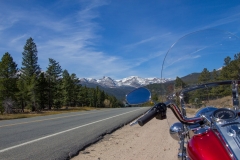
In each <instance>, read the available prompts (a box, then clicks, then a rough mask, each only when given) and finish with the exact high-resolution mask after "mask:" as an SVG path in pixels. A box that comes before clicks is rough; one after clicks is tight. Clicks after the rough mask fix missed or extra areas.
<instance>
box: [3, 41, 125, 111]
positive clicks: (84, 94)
mask: <svg viewBox="0 0 240 160" xmlns="http://www.w3.org/2000/svg"><path fill="white" fill-rule="evenodd" d="M37 54H38V51H37V46H36V44H35V43H34V40H33V38H31V37H30V38H29V39H27V41H26V44H25V46H24V48H23V52H22V66H21V68H18V65H17V64H16V62H14V59H13V57H12V56H11V54H10V53H8V52H6V53H5V54H4V55H3V56H2V58H1V61H0V113H2V114H3V113H4V112H5V113H13V112H25V110H29V111H42V110H51V109H60V108H62V107H64V108H66V109H68V107H76V106H78V107H83V106H89V107H99V108H100V107H101V108H103V107H108V108H114V107H121V106H122V105H123V104H122V103H121V102H120V101H118V100H117V99H116V97H114V96H112V95H108V94H107V93H105V92H104V91H103V90H100V89H99V88H98V87H96V88H88V87H86V86H82V85H80V81H79V79H78V78H77V76H76V74H75V73H69V72H68V71H67V70H66V69H65V70H63V69H62V68H61V66H60V64H59V62H57V61H56V60H54V59H52V58H49V64H48V67H47V68H46V71H45V72H42V70H41V68H40V66H39V64H38V56H37Z"/></svg>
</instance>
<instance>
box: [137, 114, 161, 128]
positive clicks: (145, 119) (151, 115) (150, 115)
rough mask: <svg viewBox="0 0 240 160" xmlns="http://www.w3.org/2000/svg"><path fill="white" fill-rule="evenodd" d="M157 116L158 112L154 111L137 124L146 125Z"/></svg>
mask: <svg viewBox="0 0 240 160" xmlns="http://www.w3.org/2000/svg"><path fill="white" fill-rule="evenodd" d="M156 115H157V111H156V110H152V111H150V112H148V113H147V114H146V115H144V116H143V117H141V118H140V119H139V120H138V121H137V122H138V124H139V125H140V126H143V125H145V124H146V123H147V122H148V121H150V120H151V119H153V118H154V117H155V116H156Z"/></svg>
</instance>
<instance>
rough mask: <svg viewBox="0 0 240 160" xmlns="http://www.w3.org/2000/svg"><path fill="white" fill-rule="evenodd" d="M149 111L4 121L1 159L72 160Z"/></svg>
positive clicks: (120, 110)
mask: <svg viewBox="0 0 240 160" xmlns="http://www.w3.org/2000/svg"><path fill="white" fill-rule="evenodd" d="M148 109H149V108H148V107H132V108H116V109H102V110H94V111H86V112H73V113H66V114H60V115H51V116H42V117H34V118H25V119H17V120H6V121H0V157H1V159H4V160H5V159H6V160H7V159H18V160H20V159H39V160H42V159H69V158H71V157H73V156H74V155H76V154H77V153H78V152H79V150H81V149H83V148H85V147H87V146H88V145H89V144H91V143H94V142H95V141H97V140H98V139H100V138H101V137H102V136H103V135H105V134H107V133H110V132H112V131H114V130H115V129H117V128H119V127H121V126H123V125H124V124H126V123H128V122H130V121H131V120H133V119H135V118H136V117H138V116H139V115H141V114H142V113H144V112H145V111H147V110H148Z"/></svg>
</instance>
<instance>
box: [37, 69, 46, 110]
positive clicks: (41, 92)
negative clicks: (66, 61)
mask: <svg viewBox="0 0 240 160" xmlns="http://www.w3.org/2000/svg"><path fill="white" fill-rule="evenodd" d="M37 92H38V100H39V105H40V109H41V110H43V109H44V108H45V105H46V103H47V100H48V82H47V79H46V77H45V74H44V73H41V74H40V76H39V79H38V82H37Z"/></svg>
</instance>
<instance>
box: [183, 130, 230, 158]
mask: <svg viewBox="0 0 240 160" xmlns="http://www.w3.org/2000/svg"><path fill="white" fill-rule="evenodd" d="M187 154H188V156H189V158H190V159H191V160H231V159H232V158H231V157H230V155H229V153H228V151H227V150H226V148H225V146H224V144H223V143H222V142H221V140H220V139H219V138H218V137H217V135H216V134H215V133H214V131H212V130H211V129H209V130H208V131H207V132H205V133H202V134H199V135H194V136H193V137H192V139H190V141H189V143H188V146H187Z"/></svg>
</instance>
